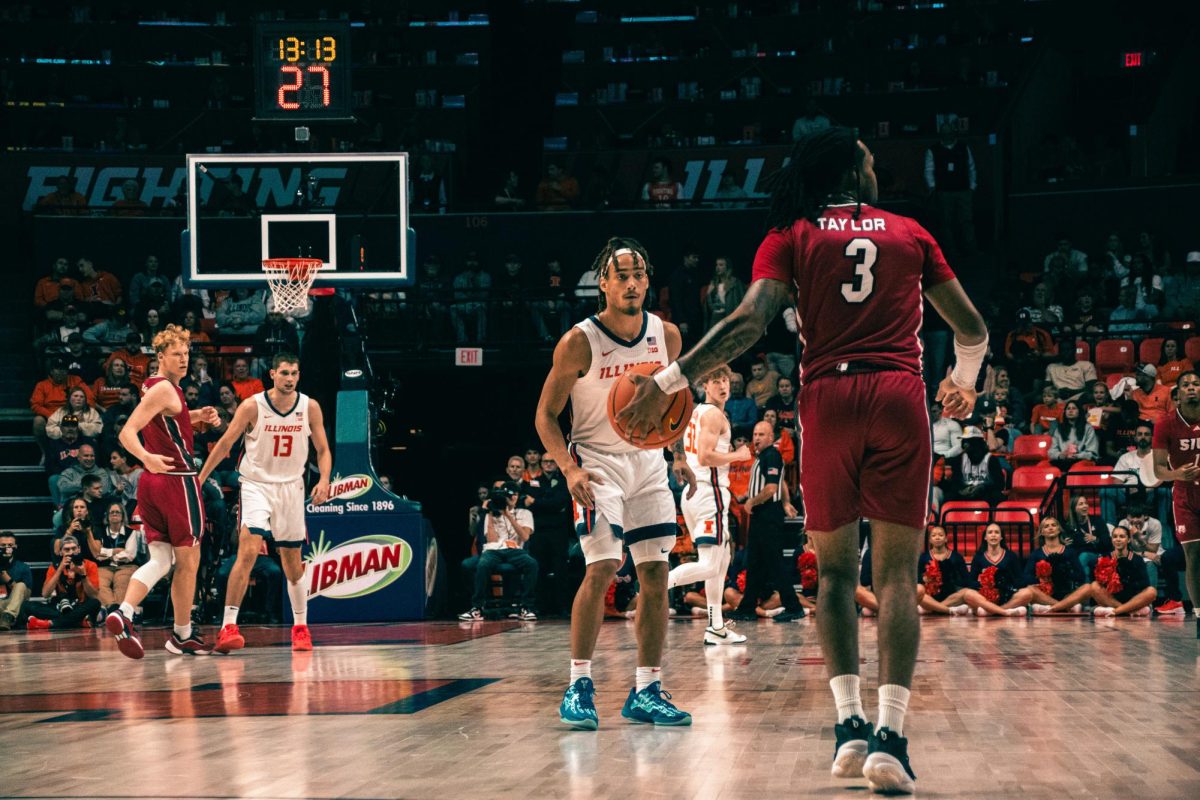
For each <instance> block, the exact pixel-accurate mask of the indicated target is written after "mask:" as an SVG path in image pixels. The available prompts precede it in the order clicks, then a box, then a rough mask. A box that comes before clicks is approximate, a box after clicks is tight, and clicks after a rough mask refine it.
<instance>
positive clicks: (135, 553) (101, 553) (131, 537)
mask: <svg viewBox="0 0 1200 800" xmlns="http://www.w3.org/2000/svg"><path fill="white" fill-rule="evenodd" d="M105 516H106V521H105V524H104V527H103V528H100V529H99V530H98V531H97V530H95V529H89V530H88V532H87V546H88V551H89V552H90V553H91V554H92V558H94V559H95V560H96V566H97V568H98V569H97V575H98V578H99V581H100V585H99V586H98V587H97V588H98V589H99V597H98V599H99V600H100V606H101V608H102V609H104V611H105V612H109V611H112V610H114V609H115V608H117V606H119V605H120V604H121V602H122V601H123V600H124V599H125V590H126V589H128V588H129V579H130V578H132V577H133V573H134V572H136V571H137V568H138V565H139V564H140V563H144V562H145V561H148V560H149V553H148V548H147V546H146V539H145V535H144V534H143V533H141V532H140V531H136V532H135V531H134V530H133V529H131V528H130V527H129V524H128V520H127V517H126V512H125V505H124V504H123V503H121V502H119V501H113V502H111V503H109V504H108V511H107V513H106V515H105ZM143 553H145V554H144V555H143Z"/></svg>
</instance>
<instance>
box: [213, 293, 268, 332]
mask: <svg viewBox="0 0 1200 800" xmlns="http://www.w3.org/2000/svg"><path fill="white" fill-rule="evenodd" d="M266 319H267V307H266V305H264V304H263V301H262V295H261V293H259V292H255V291H251V290H250V289H249V288H248V287H245V286H239V287H237V288H236V289H234V290H233V294H232V295H231V296H230V297H228V298H226V300H225V302H224V303H222V304H221V307H220V308H218V309H217V327H218V328H219V329H220V331H221V335H222V336H228V335H232V336H253V335H254V333H255V332H256V331H257V330H258V326H259V325H262V324H263V322H265V321H266Z"/></svg>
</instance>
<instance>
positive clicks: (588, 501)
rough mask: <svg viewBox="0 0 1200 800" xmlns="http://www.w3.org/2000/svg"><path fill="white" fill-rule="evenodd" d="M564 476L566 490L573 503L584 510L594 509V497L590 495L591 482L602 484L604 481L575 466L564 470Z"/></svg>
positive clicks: (572, 465)
mask: <svg viewBox="0 0 1200 800" xmlns="http://www.w3.org/2000/svg"><path fill="white" fill-rule="evenodd" d="M564 474H565V475H566V476H567V488H568V489H569V490H570V492H571V497H573V498H574V499H575V502H576V503H579V505H581V506H583V507H584V508H588V509H590V508H595V506H596V495H595V494H593V493H592V481H595V482H596V483H604V480H603V479H602V478H601V477H600V476H599V475H595V474H593V473H591V472H588V471H587V470H586V469H584V468H583V467H580V466H577V465H575V464H571V465H569V466H568V467H567V468H566V470H564Z"/></svg>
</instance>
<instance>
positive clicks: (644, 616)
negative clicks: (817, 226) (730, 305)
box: [535, 238, 692, 730]
mask: <svg viewBox="0 0 1200 800" xmlns="http://www.w3.org/2000/svg"><path fill="white" fill-rule="evenodd" d="M593 269H594V271H595V272H596V273H597V274H598V275H599V276H600V281H599V288H600V296H599V302H600V311H599V313H597V314H595V315H594V316H591V317H589V318H587V319H586V320H584V321H583V322H580V323H579V324H577V325H576V326H575V327H573V328H572V329H571V330H569V331H567V333H566V334H564V335H563V337H562V339H560V340H559V342H558V344H557V345H556V346H555V348H554V364H553V366H552V367H551V368H550V374H549V375H548V376H547V378H546V383H545V385H544V386H543V387H542V395H541V398H540V399H539V401H538V408H537V417H536V420H535V422H536V425H537V431H538V435H539V436H540V437H541V440H542V444H543V445H545V448H546V452H548V453H549V454H550V456H551V457H552V458H553V459H554V460H555V461H557V462H558V463H559V464H561V465H563V474H564V475H565V476H566V479H567V486H568V488H569V489H570V492H571V497H572V499H573V500H574V505H575V529H576V531H577V532H578V533H579V544H580V546H581V547H582V549H583V556H584V560H585V562H586V563H587V567H586V572H585V575H584V579H583V583H582V585H581V586H580V587H579V591H578V592H576V594H575V602H574V604H573V606H572V609H571V682H570V685H569V686H568V687H567V690H566V692H565V693H564V694H563V700H562V704H561V706H560V708H559V719H560V720H561V721H562V722H563V723H564V724H566V725H570V726H572V727H574V728H579V729H584V730H595V729H596V728H597V727H598V725H599V720H598V717H597V714H596V706H595V702H594V694H595V689H594V685H593V683H592V675H591V671H592V654H593V651H594V650H595V648H596V638H597V637H598V636H599V634H600V625H601V622H602V621H603V619H604V594H605V592H606V590H607V589H608V586H609V584H610V583H612V580H613V576H614V575H616V573H617V568H618V566H619V565H620V563H621V556H622V548H623V547H625V546H628V548H629V555H630V557H631V558H632V559H633V563H634V565H635V567H636V569H637V576H638V582H639V584H640V587H641V593H640V595H639V596H638V609H637V617H636V620H637V621H636V631H637V651H638V653H637V654H638V661H637V663H638V667H637V672H636V683H635V685H634V687H633V688H632V689H630V690H629V696H628V698H627V699H626V701H625V706H624V708H623V709H622V710H621V716H623V717H625V718H627V719H630V720H633V721H634V722H643V723H651V724H654V725H672V726H677V725H690V724H691V723H692V717H691V715H690V714H688V713H687V712H684V711H680V710H679V709H678V708H676V707H675V706H674V705H672V704H671V703H670V702H669V700H670V697H671V695H670V694H668V693H667V692H665V691H663V688H662V652H663V641H664V639H665V638H666V629H667V571H668V563H667V558H668V555H669V554H670V552H671V549H672V548H673V547H674V546H675V532H676V525H675V500H674V498H673V496H672V495H671V489H670V487H669V485H668V483H667V464H666V462H665V460H664V459H663V456H662V452H661V451H660V450H641V449H639V448H637V447H635V446H633V445H631V444H629V443H628V442H626V441H625V440H624V439H622V438H620V437H619V436H618V435H617V432H616V431H615V430H613V427H612V424H611V423H610V422H609V419H608V411H607V408H606V406H605V403H606V402H607V400H608V393H609V390H610V389H611V388H612V386H613V384H614V382H615V381H616V380H617V379H618V378H620V377H621V376H622V375H624V373H625V372H626V371H627V370H629V369H630V368H631V367H633V366H634V365H636V364H646V363H651V364H660V365H662V366H663V367H666V366H667V365H668V364H669V363H671V362H672V361H673V360H674V359H675V357H676V356H677V355H678V354H679V350H680V348H681V346H682V340H681V338H680V335H679V329H678V328H676V327H675V326H674V325H672V324H671V323H669V322H663V321H662V320H661V319H659V318H658V317H656V316H654V315H652V314H648V313H646V311H645V310H644V309H643V307H642V305H643V303H644V302H645V298H646V292H647V290H648V288H649V285H650V271H651V266H650V260H649V258H648V257H647V255H646V251H645V249H643V248H642V246H641V245H640V244H638V243H637V242H636V241H634V240H633V239H626V238H612V239H609V241H608V243H607V244H606V245H605V247H604V249H603V250H602V251H601V253H600V255H599V257H598V258H597V259H596V263H595V266H594V268H593ZM568 398H569V399H570V400H571V444H570V446H568V445H567V442H566V440H565V438H564V437H563V432H562V428H560V427H559V423H558V417H559V415H560V414H561V413H562V410H563V408H564V407H565V406H566V403H567V399H568ZM676 452H677V453H678V452H679V451H678V449H676ZM675 469H676V470H678V474H680V475H681V476H682V478H683V479H684V480H686V481H687V482H688V483H689V484H690V482H691V478H692V476H691V475H690V474H688V473H689V471H688V470H687V468H686V465H684V463H683V459H682V458H680V457H678V456H677V457H676V467H675Z"/></svg>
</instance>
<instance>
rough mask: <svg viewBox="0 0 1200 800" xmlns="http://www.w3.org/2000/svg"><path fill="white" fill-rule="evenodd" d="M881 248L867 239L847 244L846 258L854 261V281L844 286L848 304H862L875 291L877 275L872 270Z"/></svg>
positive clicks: (843, 290)
mask: <svg viewBox="0 0 1200 800" xmlns="http://www.w3.org/2000/svg"><path fill="white" fill-rule="evenodd" d="M878 257H879V248H878V247H876V246H875V243H874V242H873V241H871V240H870V239H867V238H865V237H861V236H860V237H859V238H857V239H851V240H850V241H849V242H847V243H846V258H853V259H854V280H852V281H847V282H846V283H843V284H842V297H844V298H846V302H847V303H861V302H862V301H864V300H866V299H867V298H868V297H870V296H871V292H873V291H874V290H875V275H874V274H872V272H871V270H872V268H874V266H875V259H876V258H878Z"/></svg>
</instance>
